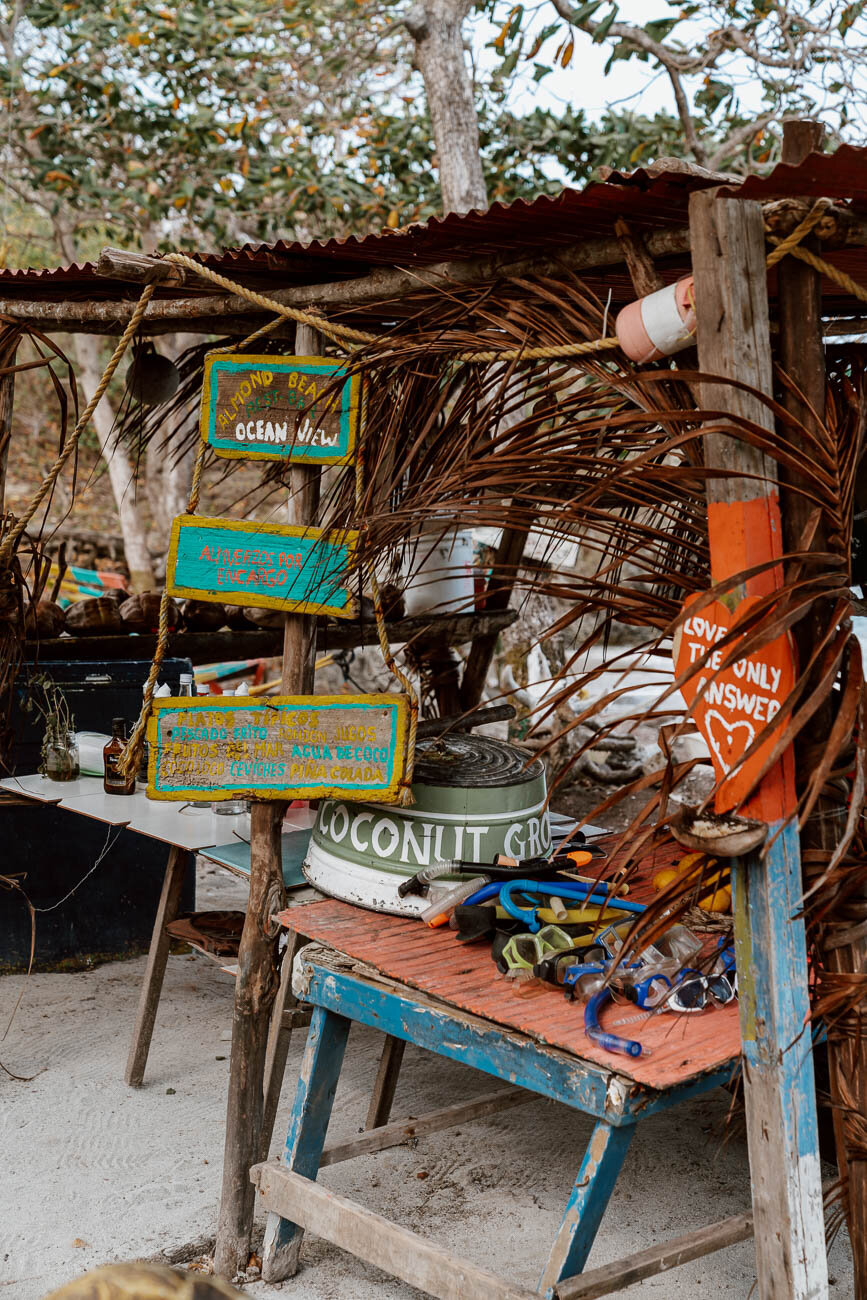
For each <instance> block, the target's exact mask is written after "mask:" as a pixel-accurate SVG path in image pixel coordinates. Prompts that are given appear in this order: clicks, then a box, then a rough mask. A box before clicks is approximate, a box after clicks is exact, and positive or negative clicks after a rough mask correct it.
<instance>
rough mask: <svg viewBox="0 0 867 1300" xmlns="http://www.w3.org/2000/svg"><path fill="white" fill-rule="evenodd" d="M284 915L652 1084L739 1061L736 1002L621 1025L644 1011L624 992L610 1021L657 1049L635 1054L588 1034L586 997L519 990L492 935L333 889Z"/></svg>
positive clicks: (420, 984)
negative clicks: (425, 920)
mask: <svg viewBox="0 0 867 1300" xmlns="http://www.w3.org/2000/svg"><path fill="white" fill-rule="evenodd" d="M637 892H639V891H635V893H637ZM633 896H634V893H633ZM280 920H281V921H282V923H283V924H284V925H285V926H287V927H288V928H291V929H293V930H297V931H298V932H299V933H300V934H303V935H306V936H307V938H309V939H315V940H317V941H319V942H320V943H324V944H327V945H328V946H329V947H331V948H334V949H336V950H337V951H338V952H341V953H344V954H346V955H347V956H348V957H352V958H354V959H356V960H357V961H363V962H367V963H368V964H369V965H370V966H373V967H375V969H376V970H378V971H380V972H381V973H382V974H383V975H387V976H388V977H389V978H390V979H393V980H397V981H398V982H400V983H401V984H405V985H407V986H408V987H409V988H411V989H418V990H419V991H421V992H422V993H425V994H427V995H428V996H429V997H433V998H438V999H439V1000H440V1001H442V1002H444V1003H446V1004H447V1005H449V1006H452V1007H458V1008H460V1009H461V1010H462V1011H469V1012H471V1013H472V1014H473V1015H476V1016H481V1017H482V1018H483V1019H485V1020H489V1021H492V1022H493V1023H494V1024H496V1025H501V1026H505V1027H506V1028H509V1029H515V1030H518V1031H519V1032H520V1033H522V1034H526V1035H528V1036H529V1037H531V1038H534V1039H536V1040H538V1041H539V1042H540V1043H546V1044H548V1045H549V1046H550V1047H555V1048H560V1049H562V1050H563V1051H566V1052H570V1053H572V1054H573V1055H575V1056H578V1057H581V1058H582V1059H583V1060H586V1061H591V1062H593V1063H595V1064H597V1065H601V1066H604V1067H605V1068H606V1069H608V1070H614V1071H616V1072H617V1073H618V1074H621V1075H624V1076H626V1077H628V1078H630V1079H633V1080H635V1082H637V1083H641V1084H644V1085H645V1086H648V1087H652V1088H665V1087H671V1086H673V1085H677V1084H682V1083H684V1082H686V1081H687V1080H689V1079H692V1078H694V1077H696V1076H698V1075H701V1074H704V1073H706V1072H707V1071H709V1070H718V1069H720V1068H721V1067H723V1066H725V1065H726V1064H727V1063H729V1062H731V1063H732V1064H733V1065H734V1063H735V1061H736V1058H737V1057H738V1056H739V1053H740V1029H739V1022H738V1007H737V1003H736V1002H733V1003H731V1004H730V1005H729V1006H727V1007H719V1006H712V1007H708V1008H707V1009H706V1010H704V1011H702V1012H699V1013H694V1014H689V1015H684V1014H677V1013H675V1012H667V1013H666V1014H664V1015H657V1016H652V1017H651V1018H649V1019H647V1020H640V1021H637V1022H635V1023H634V1024H626V1025H619V1026H617V1027H614V1026H613V1024H612V1022H613V1021H615V1020H619V1019H622V1018H623V1017H626V1016H631V1015H641V1014H642V1013H641V1012H639V1011H638V1010H637V1008H636V1007H634V1006H632V1005H631V1004H629V1003H626V1002H621V1003H618V1004H609V1005H608V1007H607V1008H606V1009H605V1010H604V1011H603V1013H602V1016H601V1023H602V1027H603V1028H606V1029H612V1032H614V1033H616V1034H619V1035H621V1037H627V1038H637V1039H639V1041H640V1042H642V1043H643V1044H644V1045H645V1046H646V1047H648V1048H650V1055H642V1056H640V1057H628V1056H625V1055H621V1054H620V1053H614V1052H607V1051H604V1050H603V1049H602V1048H600V1047H599V1046H597V1045H596V1044H595V1043H593V1042H591V1041H590V1039H588V1038H587V1036H586V1035H585V1033H584V1008H583V1004H582V1003H580V1002H567V1001H566V999H565V998H564V996H563V993H562V990H560V989H555V988H550V989H549V988H544V989H543V990H542V991H541V992H539V993H538V994H536V995H535V996H532V997H523V998H521V997H517V996H516V995H515V994H514V993H513V992H512V991H511V988H510V983H509V981H507V980H505V979H504V978H503V976H501V975H500V974H499V972H498V971H497V968H496V966H495V964H494V962H493V961H492V959H491V954H490V948H489V945H488V944H486V943H474V944H464V943H458V941H457V939H456V937H455V934H454V931H452V930H449V929H447V928H442V929H436V930H431V929H429V928H428V927H427V926H425V925H423V924H422V922H421V921H419V920H416V919H414V918H406V917H397V916H384V915H382V914H380V913H377V912H368V911H365V910H364V909H363V908H361V907H355V906H352V905H350V904H349V903H340V902H337V901H336V900H334V899H326V900H325V901H323V902H320V903H307V904H304V905H301V906H298V907H293V908H291V909H290V910H288V911H285V912H282V913H280Z"/></svg>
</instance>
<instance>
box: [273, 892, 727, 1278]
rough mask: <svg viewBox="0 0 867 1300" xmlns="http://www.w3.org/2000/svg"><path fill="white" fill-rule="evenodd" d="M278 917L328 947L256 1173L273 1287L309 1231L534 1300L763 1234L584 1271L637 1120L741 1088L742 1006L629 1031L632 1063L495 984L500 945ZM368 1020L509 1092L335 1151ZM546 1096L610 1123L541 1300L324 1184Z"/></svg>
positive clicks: (306, 995)
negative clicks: (343, 1089)
mask: <svg viewBox="0 0 867 1300" xmlns="http://www.w3.org/2000/svg"><path fill="white" fill-rule="evenodd" d="M280 920H281V921H282V923H283V924H284V925H285V926H287V927H289V928H291V929H294V930H301V931H302V932H303V933H304V934H305V935H307V936H308V938H309V939H311V940H315V941H317V945H322V946H321V947H320V946H317V947H315V948H312V949H309V950H307V954H306V955H305V956H303V957H302V958H301V959H300V961H299V962H298V963H296V966H297V967H299V968H298V969H296V972H295V979H294V988H295V993H296V996H299V997H301V998H303V999H304V1001H305V1002H309V1003H310V1004H312V1006H313V1015H312V1019H311V1023H310V1029H309V1034H308V1039H307V1046H306V1050H305V1054H304V1061H303V1064H302V1068H301V1074H300V1076H299V1081H298V1088H297V1091H296V1096H295V1103H294V1107H293V1111H292V1116H291V1119H290V1123H289V1131H288V1135H287V1139H286V1146H285V1149H284V1152H283V1155H282V1158H281V1161H280V1163H279V1164H273V1163H268V1164H259V1165H256V1166H255V1167H254V1168H253V1170H252V1171H251V1178H252V1179H253V1181H254V1182H255V1183H256V1184H257V1185H258V1188H259V1191H260V1193H261V1196H262V1201H263V1204H264V1206H265V1208H267V1209H268V1211H269V1217H268V1226H267V1229H266V1234H265V1242H264V1246H263V1262H262V1272H263V1277H264V1278H265V1279H266V1280H269V1281H278V1280H280V1279H282V1278H285V1277H288V1276H291V1275H292V1274H293V1273H294V1272H295V1270H296V1268H297V1264H298V1252H299V1248H300V1243H301V1237H302V1234H303V1231H304V1229H305V1228H310V1229H311V1231H313V1232H315V1233H317V1234H318V1235H319V1236H322V1237H325V1238H326V1239H327V1240H329V1241H332V1242H334V1243H336V1244H337V1245H340V1246H342V1247H344V1248H345V1249H347V1250H349V1251H351V1252H352V1253H353V1254H355V1255H357V1256H358V1257H359V1258H361V1259H363V1260H365V1261H367V1262H368V1263H372V1264H374V1265H376V1266H377V1267H379V1268H382V1269H384V1270H386V1271H387V1272H390V1273H393V1274H394V1275H395V1276H397V1277H400V1278H402V1279H403V1280H404V1281H406V1282H409V1283H410V1284H412V1285H413V1286H416V1287H419V1288H420V1289H421V1290H423V1291H426V1292H427V1293H428V1294H430V1295H434V1296H439V1297H443V1300H494V1298H495V1297H496V1298H497V1300H499V1298H500V1297H506V1298H507V1300H518V1297H522V1298H523V1300H527V1297H528V1296H530V1295H531V1294H543V1295H545V1296H549V1297H558V1298H559V1300H577V1297H579V1296H581V1297H589V1296H591V1295H593V1296H596V1295H607V1294H610V1293H611V1292H613V1291H615V1290H618V1289H619V1288H621V1287H623V1286H625V1285H628V1284H629V1283H630V1282H631V1281H638V1280H640V1278H642V1277H647V1276H650V1275H652V1274H653V1273H658V1272H661V1271H663V1270H664V1269H665V1268H669V1267H672V1266H673V1264H676V1263H682V1262H685V1261H686V1260H687V1259H694V1258H697V1257H698V1256H700V1255H704V1254H707V1253H709V1252H710V1251H712V1250H717V1249H720V1248H721V1247H722V1246H724V1245H731V1244H733V1243H734V1242H735V1241H739V1240H743V1239H744V1238H746V1237H748V1236H750V1235H751V1234H752V1217H751V1216H750V1215H742V1216H738V1217H737V1218H736V1219H730V1220H726V1221H724V1222H723V1223H722V1224H715V1225H711V1226H709V1227H708V1228H705V1229H702V1230H701V1231H700V1232H698V1233H691V1234H689V1236H688V1237H684V1238H680V1239H678V1240H677V1241H675V1242H667V1243H665V1244H664V1245H663V1246H661V1247H659V1246H658V1247H654V1248H652V1249H651V1250H650V1251H644V1252H642V1253H641V1255H640V1256H633V1257H631V1258H630V1259H629V1260H626V1261H620V1262H619V1263H618V1264H616V1265H606V1266H605V1268H604V1269H597V1270H594V1272H593V1273H592V1274H591V1273H588V1274H584V1275H582V1272H581V1271H582V1269H583V1267H584V1264H585V1262H586V1260H587V1256H588V1254H589V1252H590V1248H591V1246H592V1244H593V1239H594V1237H595V1235H596V1231H597V1229H598V1227H599V1223H600V1221H601V1219H602V1215H603V1213H604V1211H605V1207H606V1205H607V1204H608V1200H609V1198H610V1196H611V1193H612V1191H613V1189H614V1185H615V1182H616V1180H617V1176H618V1174H619V1172H620V1169H621V1167H622V1165H623V1161H624V1158H625V1156H626V1153H627V1151H628V1148H629V1144H630V1142H631V1140H632V1137H633V1135H634V1133H635V1127H636V1124H637V1123H638V1122H639V1120H641V1119H643V1118H645V1117H646V1116H649V1115H653V1114H655V1113H656V1112H658V1111H660V1110H664V1109H667V1108H668V1107H671V1106H674V1105H677V1104H678V1102H680V1101H683V1100H685V1099H687V1098H689V1097H694V1096H696V1095H699V1094H701V1093H704V1092H707V1091H708V1090H710V1089H712V1088H715V1087H717V1086H719V1085H720V1084H724V1083H727V1082H729V1081H730V1080H731V1079H732V1078H733V1076H734V1074H735V1073H736V1071H737V1069H738V1061H739V1056H740V1046H741V1044H740V1032H739V1023H738V1008H737V1005H736V1004H732V1005H730V1006H728V1007H713V1008H712V1009H711V1008H709V1009H708V1010H707V1011H705V1012H704V1013H702V1014H699V1015H688V1016H678V1015H674V1014H668V1015H661V1016H656V1017H653V1018H651V1019H649V1020H647V1021H645V1022H642V1023H641V1024H640V1025H638V1026H633V1027H631V1028H630V1029H629V1030H628V1031H627V1032H629V1033H631V1034H632V1035H633V1036H634V1037H638V1038H640V1039H641V1041H642V1042H643V1043H644V1044H645V1045H646V1046H648V1047H649V1048H650V1049H651V1052H650V1054H649V1055H645V1056H642V1057H639V1058H637V1059H633V1058H629V1057H626V1056H620V1055H615V1054H612V1053H610V1052H606V1051H604V1050H603V1049H602V1048H600V1047H599V1046H597V1045H596V1044H595V1043H593V1042H591V1041H589V1040H588V1039H587V1037H586V1035H585V1033H584V1026H583V1012H582V1009H581V1007H580V1006H578V1005H575V1004H570V1003H567V1002H566V1001H565V999H564V998H563V995H562V992H561V991H559V990H555V989H551V990H550V991H548V990H546V991H545V992H544V993H542V994H541V995H539V996H537V997H533V998H516V997H515V996H514V995H513V994H512V993H511V992H510V991H509V988H508V985H507V983H506V981H505V980H503V979H502V978H500V977H499V976H498V975H497V973H496V969H495V967H494V964H493V962H492V961H491V957H490V952H489V949H488V946H487V945H486V944H474V945H463V944H459V943H458V942H457V940H456V939H455V937H454V935H453V934H452V933H451V932H450V931H447V930H429V929H426V928H425V927H423V926H422V925H421V924H420V923H419V922H418V921H416V920H405V919H403V918H398V917H389V916H381V915H377V914H374V913H369V912H365V911H363V910H362V909H360V908H356V907H351V906H349V905H348V904H345V903H339V902H335V901H331V900H329V901H326V902H322V903H311V904H308V905H306V906H302V907H300V908H293V909H292V910H291V911H287V912H284V913H282V914H281V917H280ZM619 1015H622V1009H621V1008H617V1007H613V1006H609V1008H608V1011H607V1016H605V1015H604V1016H603V1026H605V1022H606V1018H607V1020H608V1021H609V1023H610V1021H611V1020H614V1019H617V1018H618V1016H619ZM356 1021H357V1022H358V1023H361V1024H366V1025H369V1026H372V1027H374V1028H376V1029H380V1030H382V1031H383V1032H384V1033H385V1034H387V1035H389V1036H390V1037H392V1038H394V1039H396V1040H399V1041H402V1042H412V1043H415V1044H416V1045H418V1046H419V1047H423V1048H425V1049H426V1050H427V1051H430V1052H433V1053H435V1054H437V1055H440V1056H445V1057H449V1058H451V1059H452V1060H457V1061H460V1062H462V1063H464V1064H467V1065H471V1066H473V1067H474V1068H476V1069H478V1070H481V1071H483V1072H484V1073H486V1074H490V1075H493V1076H494V1077H496V1078H498V1079H500V1080H502V1081H504V1082H506V1083H508V1084H509V1085H510V1087H509V1088H508V1090H506V1091H502V1090H501V1091H500V1092H499V1093H496V1094H494V1095H493V1096H490V1097H486V1098H484V1099H483V1100H482V1101H481V1102H479V1101H478V1100H477V1101H475V1102H470V1103H462V1104H459V1105H457V1106H451V1107H447V1108H446V1109H445V1110H442V1111H438V1112H434V1113H433V1114H430V1115H425V1116H421V1117H419V1118H417V1119H414V1120H412V1121H407V1120H404V1121H400V1120H398V1121H393V1122H392V1123H390V1124H386V1125H384V1126H382V1127H380V1128H378V1129H373V1130H372V1131H370V1132H368V1133H365V1134H364V1135H363V1136H362V1137H360V1138H358V1139H356V1140H355V1141H352V1142H349V1143H346V1144H343V1145H342V1146H341V1147H332V1148H330V1149H329V1148H326V1147H325V1137H326V1131H327V1127H328V1121H329V1116H330V1112H331V1105H332V1102H333V1099H334V1093H335V1090H336V1087H337V1081H338V1078H339V1075H340V1070H341V1065H342V1061H343V1055H344V1050H345V1047H346V1040H347V1036H348V1033H349V1029H350V1026H351V1024H352V1023H353V1022H356ZM615 1032H617V1031H615ZM515 1085H518V1088H516V1087H515ZM520 1090H525V1091H520ZM533 1095H540V1096H543V1097H549V1098H553V1099H554V1100H556V1101H559V1102H562V1103H563V1104H564V1105H567V1106H572V1107H575V1108H576V1109H578V1110H582V1111H584V1112H585V1113H587V1114H589V1115H592V1116H593V1117H594V1119H595V1120H596V1124H595V1127H594V1129H593V1133H592V1136H591V1138H590V1142H589V1144H588V1147H587V1151H586V1153H585V1155H584V1158H583V1160H582V1162H581V1165H580V1168H579V1170H578V1173H577V1176H576V1179H575V1183H574V1186H573V1188H572V1192H571V1194H570V1196H569V1200H568V1202H567V1205H566V1210H565V1213H564V1216H563V1221H562V1224H561V1227H560V1230H559V1232H558V1234H557V1237H556V1239H555V1241H554V1244H553V1246H552V1248H551V1251H550V1254H549V1257H548V1261H547V1264H546V1265H545V1267H544V1269H543V1272H542V1275H541V1279H540V1282H539V1288H538V1292H537V1293H532V1292H529V1291H527V1290H526V1289H525V1288H522V1287H520V1286H516V1285H514V1284H511V1283H509V1282H507V1281H505V1280H503V1279H502V1278H498V1277H495V1276H494V1275H493V1274H491V1273H488V1272H486V1271H485V1270H483V1269H480V1268H478V1267H476V1266H475V1265H474V1264H471V1263H470V1262H469V1261H467V1260H464V1259H458V1258H456V1257H455V1256H453V1255H452V1254H450V1253H449V1252H448V1251H446V1250H443V1249H442V1248H441V1247H438V1246H436V1245H434V1244H433V1243H431V1242H428V1241H426V1240H425V1239H424V1238H423V1237H421V1236H419V1235H418V1234H416V1233H413V1232H409V1231H408V1230H406V1229H404V1228H401V1227H399V1226H398V1225H396V1224H394V1223H392V1222H390V1221H389V1220H387V1219H384V1218H382V1217H380V1216H379V1215H376V1214H373V1213H371V1212H370V1211H368V1210H366V1209H365V1208H364V1207H363V1206H361V1205H359V1204H357V1203H355V1202H352V1201H348V1200H346V1199H345V1198H342V1197H339V1196H336V1195H335V1194H334V1193H332V1192H330V1191H327V1190H326V1189H325V1188H323V1187H321V1186H320V1185H319V1184H317V1182H316V1181H315V1180H316V1175H317V1172H318V1170H319V1168H320V1167H321V1166H322V1165H323V1164H332V1163H335V1161H337V1160H344V1159H349V1158H350V1157H352V1156H355V1155H360V1154H365V1153H369V1152H371V1151H377V1150H382V1149H385V1148H387V1147H389V1146H393V1145H396V1144H398V1143H400V1142H403V1141H406V1140H407V1138H408V1137H412V1136H418V1135H420V1134H422V1133H430V1132H434V1131H436V1130H437V1129H444V1128H447V1127H450V1126H452V1125H454V1124H462V1123H465V1122H467V1121H468V1120H469V1119H471V1118H473V1117H474V1116H478V1115H481V1114H488V1113H490V1112H491V1111H492V1110H495V1109H498V1108H501V1107H503V1106H513V1105H517V1104H519V1102H520V1101H521V1100H529V1099H530V1098H531V1097H532V1096H533ZM661 1174H663V1175H664V1171H661ZM603 1275H604V1276H603Z"/></svg>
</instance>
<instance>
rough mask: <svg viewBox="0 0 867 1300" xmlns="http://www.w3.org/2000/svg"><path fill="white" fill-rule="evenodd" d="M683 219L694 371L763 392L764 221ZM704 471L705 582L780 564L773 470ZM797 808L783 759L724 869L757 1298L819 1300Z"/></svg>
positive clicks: (767, 360)
mask: <svg viewBox="0 0 867 1300" xmlns="http://www.w3.org/2000/svg"><path fill="white" fill-rule="evenodd" d="M689 212H690V235H691V241H692V257H693V273H694V275H695V297H696V307H697V315H698V352H699V368H700V369H701V370H703V371H705V372H706V373H710V374H717V375H721V376H723V377H726V378H734V379H738V380H741V381H743V382H746V383H748V384H750V385H752V386H753V387H754V388H756V389H758V390H759V391H760V392H763V393H767V394H770V393H771V350H770V331H769V322H768V300H767V277H766V270H765V241H764V232H763V227H762V213H761V209H760V207H759V206H758V204H756V203H749V202H741V201H739V200H737V199H727V198H719V197H717V193H716V191H715V190H705V191H703V192H702V193H697V194H693V195H692V196H691V197H690V208H689ZM703 404H704V405H707V406H711V407H713V408H714V409H716V410H720V409H725V410H730V411H731V412H732V413H733V414H736V415H741V416H746V417H748V418H750V419H751V420H753V421H754V422H755V423H757V424H760V425H764V426H765V427H769V421H770V420H771V418H772V417H771V415H770V413H769V412H768V411H767V409H766V408H765V407H764V406H763V405H762V404H761V403H760V402H759V401H758V400H757V399H756V398H753V397H752V396H751V395H750V394H749V393H745V392H741V391H738V390H735V389H727V388H726V387H725V385H720V384H712V385H707V387H706V389H705V390H704V397H703ZM705 463H706V465H707V466H708V468H710V469H717V468H719V469H722V468H725V469H726V470H729V471H731V470H732V469H736V470H739V471H740V475H741V476H740V477H737V478H729V479H719V480H717V481H714V480H710V481H709V482H708V484H707V498H708V532H709V540H710V553H711V578H712V581H714V582H719V581H721V580H723V579H725V578H726V577H731V576H733V575H734V574H736V573H739V572H741V571H743V570H745V569H748V568H749V567H750V566H752V565H757V564H761V563H762V562H764V561H768V560H772V559H774V558H775V557H778V556H780V555H781V554H782V536H781V522H780V507H779V493H778V489H777V486H776V483H775V479H776V472H775V468H774V466H773V464H771V463H769V462H768V461H766V459H765V458H764V457H763V456H762V455H761V453H759V452H757V451H755V450H754V449H752V448H750V447H749V446H747V445H746V444H744V443H737V442H734V441H733V440H732V439H730V438H727V437H725V436H724V435H722V434H713V435H711V434H709V435H708V436H707V437H706V438H705ZM750 475H758V476H759V478H758V479H756V478H751V477H749V476H750ZM782 581H783V575H782V574H781V573H780V572H779V566H778V567H777V568H776V569H774V570H770V571H768V572H766V573H764V574H762V575H760V576H759V577H757V578H755V579H752V580H751V581H750V582H748V583H747V584H745V585H743V586H742V587H741V588H740V589H737V590H735V591H733V592H732V594H731V597H730V603H731V605H732V608H736V606H737V604H738V603H739V602H740V600H743V599H744V598H746V597H749V596H759V595H763V594H767V593H768V592H770V591H772V590H774V589H775V588H776V587H778V586H779V585H780V584H781V583H782ZM794 807H795V788H794V765H793V761H792V755H791V752H789V753H787V754H786V755H784V757H783V759H782V761H781V762H780V763H778V764H777V765H776V767H775V768H774V769H772V770H771V771H770V772H769V773H768V775H767V776H766V777H765V779H764V781H763V782H762V786H761V789H760V791H759V794H758V795H757V797H756V798H755V799H754V800H752V801H751V803H750V805H749V808H748V809H747V810H746V811H748V812H749V813H750V814H751V815H752V816H758V817H761V818H762V820H764V821H767V822H768V823H769V825H770V832H771V836H772V837H773V836H776V837H777V838H776V840H775V842H774V844H773V846H772V848H771V849H770V851H769V852H768V854H767V856H766V857H765V858H764V859H763V860H761V861H760V860H759V859H758V857H757V855H753V856H752V857H749V858H747V859H744V860H739V861H737V862H736V863H734V864H733V869H732V879H733V884H734V895H735V943H736V955H737V964H738V983H739V991H740V1013H741V1035H742V1039H743V1063H744V1094H745V1102H746V1115H747V1135H748V1139H749V1150H750V1171H751V1181H752V1198H753V1214H754V1217H755V1224H756V1270H757V1276H758V1285H759V1294H760V1295H761V1296H762V1297H767V1298H768V1300H770V1297H772V1296H773V1297H774V1300H784V1297H791V1298H792V1300H795V1298H797V1300H814V1298H818V1297H824V1296H826V1295H827V1292H828V1270H827V1260H826V1255H825V1233H824V1220H823V1215H822V1187H821V1181H820V1165H819V1142H818V1130H817V1123H816V1096H815V1084H814V1080H813V1069H812V1055H811V1040H810V1034H809V1020H808V1017H809V997H808V991H807V955H806V942H805V935H804V923H803V920H802V919H801V918H800V916H799V911H800V902H801V897H802V883H801V862H800V852H799V843H798V833H797V827H796V826H795V825H793V824H792V823H791V821H790V818H791V814H792V812H793V810H794ZM784 825H785V829H784V830H783V829H782V827H783V826H784Z"/></svg>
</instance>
